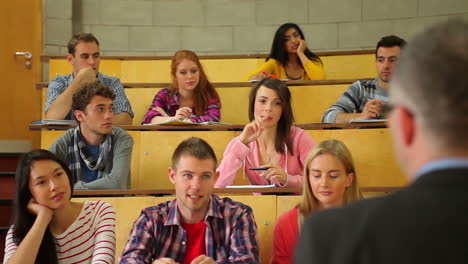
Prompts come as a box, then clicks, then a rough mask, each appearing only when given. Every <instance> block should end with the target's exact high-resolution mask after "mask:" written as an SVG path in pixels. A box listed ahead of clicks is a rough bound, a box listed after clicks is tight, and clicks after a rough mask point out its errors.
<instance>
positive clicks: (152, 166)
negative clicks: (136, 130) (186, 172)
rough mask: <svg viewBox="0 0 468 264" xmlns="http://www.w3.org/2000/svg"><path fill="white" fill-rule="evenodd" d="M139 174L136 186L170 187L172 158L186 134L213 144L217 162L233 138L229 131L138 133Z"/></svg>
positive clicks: (232, 133)
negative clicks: (169, 176)
mask: <svg viewBox="0 0 468 264" xmlns="http://www.w3.org/2000/svg"><path fill="white" fill-rule="evenodd" d="M140 133H141V134H140V142H141V144H140V173H139V177H140V179H139V183H140V184H139V186H137V187H135V188H136V189H173V188H174V187H173V185H172V183H171V182H170V181H169V178H168V168H169V166H171V157H172V153H174V150H175V148H176V147H177V145H178V144H179V143H180V142H182V141H183V140H185V139H187V138H189V137H200V138H202V139H204V140H206V141H207V142H208V144H210V145H211V146H212V147H213V150H214V151H215V154H216V157H217V158H218V162H220V161H221V159H222V157H223V153H224V149H225V148H226V146H227V144H228V143H229V141H231V139H232V138H233V137H234V132H232V131H216V132H214V131H151V132H146V131H142V132H140Z"/></svg>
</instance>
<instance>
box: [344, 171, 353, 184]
mask: <svg viewBox="0 0 468 264" xmlns="http://www.w3.org/2000/svg"><path fill="white" fill-rule="evenodd" d="M354 177H355V175H354V173H352V172H351V173H348V174H347V175H346V187H349V186H351V184H352V183H353V181H354Z"/></svg>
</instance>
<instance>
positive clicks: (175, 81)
mask: <svg viewBox="0 0 468 264" xmlns="http://www.w3.org/2000/svg"><path fill="white" fill-rule="evenodd" d="M171 76H172V86H171V87H169V88H164V89H162V90H160V91H159V92H158V93H157V94H156V96H155V97H154V99H153V102H152V104H151V106H150V108H149V109H148V112H146V115H145V117H144V118H143V121H142V122H141V123H142V124H149V123H158V122H163V121H166V120H168V119H170V118H172V117H175V118H176V119H179V120H181V121H187V122H193V123H201V122H207V121H211V122H219V121H220V119H221V112H220V108H221V102H220V99H219V95H218V93H217V92H216V89H215V88H214V87H213V85H212V84H211V83H210V81H208V78H207V76H206V74H205V71H204V70H203V67H202V65H201V63H200V61H199V59H198V57H197V55H196V54H195V53H194V52H193V51H190V50H179V51H177V52H176V53H175V55H174V57H173V58H172V63H171Z"/></svg>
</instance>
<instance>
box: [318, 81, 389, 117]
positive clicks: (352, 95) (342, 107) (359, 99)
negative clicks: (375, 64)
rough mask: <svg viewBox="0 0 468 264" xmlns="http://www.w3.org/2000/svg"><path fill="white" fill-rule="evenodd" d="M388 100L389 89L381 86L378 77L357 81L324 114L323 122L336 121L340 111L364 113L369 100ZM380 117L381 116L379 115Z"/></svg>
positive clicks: (384, 101)
mask: <svg viewBox="0 0 468 264" xmlns="http://www.w3.org/2000/svg"><path fill="white" fill-rule="evenodd" d="M371 99H379V100H381V101H382V102H383V103H384V104H385V103H386V102H388V91H387V90H385V89H383V88H382V87H380V86H379V82H378V79H377V78H376V79H372V80H364V81H356V82H354V83H353V84H352V85H351V86H350V87H349V88H348V89H346V91H345V92H344V93H343V95H341V97H340V98H339V99H338V101H337V102H336V103H335V104H334V105H332V106H331V107H330V108H328V110H327V111H325V113H324V114H323V116H322V123H335V119H336V116H337V115H338V113H362V110H363V109H364V106H365V105H366V103H367V101H368V100H371ZM379 118H380V117H379Z"/></svg>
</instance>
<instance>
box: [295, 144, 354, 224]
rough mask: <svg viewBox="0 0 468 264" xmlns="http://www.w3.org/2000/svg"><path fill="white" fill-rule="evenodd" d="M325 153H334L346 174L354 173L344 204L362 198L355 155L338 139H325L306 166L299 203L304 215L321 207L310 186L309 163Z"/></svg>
mask: <svg viewBox="0 0 468 264" xmlns="http://www.w3.org/2000/svg"><path fill="white" fill-rule="evenodd" d="M323 154H332V155H333V156H335V157H336V158H337V159H338V160H339V161H340V162H341V163H343V166H344V167H345V170H346V174H349V173H353V174H354V177H353V181H352V183H351V185H350V186H349V187H347V188H346V190H345V193H344V199H343V202H344V204H347V203H349V202H352V201H354V200H357V199H360V198H362V194H361V191H360V190H359V184H358V180H357V176H356V169H355V168H354V162H353V157H352V156H351V152H350V151H349V149H348V148H347V147H346V145H345V144H344V143H343V142H341V141H339V140H336V139H330V140H325V141H322V142H320V143H319V144H317V145H316V146H315V147H314V148H313V149H312V151H311V152H310V153H309V156H308V157H307V162H306V165H305V166H304V187H303V190H302V201H301V202H300V203H299V204H298V209H299V212H301V213H302V214H303V215H308V214H310V213H312V212H314V211H316V210H317V209H318V208H319V204H320V202H319V201H318V200H317V198H316V197H315V196H314V193H313V192H312V188H311V187H310V180H309V175H310V173H309V165H310V163H311V162H312V160H313V159H314V158H316V157H317V156H319V155H323Z"/></svg>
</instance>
